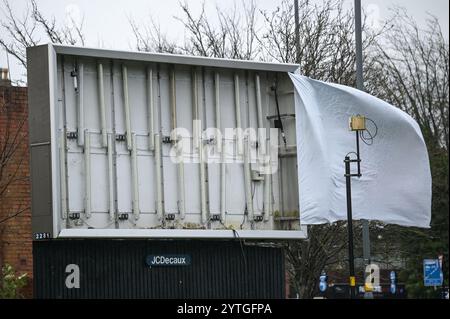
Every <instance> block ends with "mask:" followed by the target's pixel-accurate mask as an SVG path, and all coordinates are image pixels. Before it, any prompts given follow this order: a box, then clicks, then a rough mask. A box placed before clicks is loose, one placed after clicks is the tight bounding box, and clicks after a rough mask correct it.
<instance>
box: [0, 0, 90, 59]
mask: <svg viewBox="0 0 450 319" xmlns="http://www.w3.org/2000/svg"><path fill="white" fill-rule="evenodd" d="M1 12H2V15H3V17H2V19H1V22H0V30H1V31H2V32H1V33H0V34H1V35H0V46H1V47H3V49H4V50H5V51H6V52H7V53H8V54H11V55H12V56H13V57H15V58H16V59H17V60H18V61H19V63H20V64H21V65H22V66H23V67H24V68H26V67H27V59H26V48H27V47H29V46H35V45H38V44H39V43H42V42H43V41H50V42H53V43H60V44H69V45H74V44H78V43H80V44H81V45H84V34H83V20H84V19H83V20H82V21H81V22H80V23H78V22H77V21H74V20H73V18H72V17H70V19H71V20H72V21H69V22H70V26H68V25H64V24H62V25H60V24H58V23H57V22H56V19H55V17H51V18H47V17H45V16H44V14H43V13H42V11H40V9H39V8H38V6H37V4H36V1H35V0H31V1H30V2H27V7H26V10H25V11H24V12H23V13H22V14H21V15H18V14H16V13H15V12H14V11H13V10H12V8H11V5H10V3H9V1H8V0H2V4H1ZM42 34H44V35H45V37H44V39H45V40H44V39H42V38H41V37H42Z"/></svg>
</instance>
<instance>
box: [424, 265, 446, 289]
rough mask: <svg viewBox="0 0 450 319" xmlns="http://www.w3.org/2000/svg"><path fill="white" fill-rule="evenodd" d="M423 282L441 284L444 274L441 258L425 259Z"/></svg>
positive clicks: (425, 283)
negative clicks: (440, 263)
mask: <svg viewBox="0 0 450 319" xmlns="http://www.w3.org/2000/svg"><path fill="white" fill-rule="evenodd" d="M423 283H424V285H425V286H428V287H429V286H441V285H442V276H441V267H440V265H439V259H424V260H423Z"/></svg>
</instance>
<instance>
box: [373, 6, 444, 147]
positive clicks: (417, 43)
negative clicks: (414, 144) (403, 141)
mask: <svg viewBox="0 0 450 319" xmlns="http://www.w3.org/2000/svg"><path fill="white" fill-rule="evenodd" d="M394 15H395V17H396V19H395V20H396V23H395V24H393V25H392V28H391V29H390V31H389V32H386V34H385V36H384V40H383V41H380V42H378V44H377V50H376V53H377V54H376V57H375V65H374V68H375V69H376V68H378V72H377V77H375V78H373V80H374V81H373V83H372V85H371V88H372V90H373V91H374V93H375V94H377V95H378V96H380V97H381V98H383V99H385V100H387V101H389V102H391V103H392V104H394V105H396V106H398V107H400V108H402V109H403V110H404V111H406V112H407V113H409V114H410V115H411V116H413V117H414V118H415V120H416V121H417V123H418V124H419V126H420V128H421V130H422V132H423V134H424V136H425V138H426V140H427V142H428V146H429V147H433V148H437V149H439V148H441V147H443V148H444V149H445V150H447V151H448V143H449V136H448V134H449V132H448V129H449V128H448V121H449V118H448V110H449V43H448V40H446V39H445V37H444V35H443V34H442V30H441V27H440V25H439V21H438V20H437V18H436V17H433V16H430V17H429V19H428V22H427V26H426V28H419V26H418V25H417V23H416V22H415V21H414V19H412V18H411V17H410V16H408V14H407V12H406V11H405V10H404V9H399V8H397V9H396V10H395V12H394Z"/></svg>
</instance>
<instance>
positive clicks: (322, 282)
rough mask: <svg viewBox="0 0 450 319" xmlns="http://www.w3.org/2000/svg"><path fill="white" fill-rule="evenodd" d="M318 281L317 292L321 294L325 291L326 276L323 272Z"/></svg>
mask: <svg viewBox="0 0 450 319" xmlns="http://www.w3.org/2000/svg"><path fill="white" fill-rule="evenodd" d="M319 280H320V282H319V290H320V291H321V292H324V291H325V290H327V274H326V273H325V272H324V271H322V274H321V275H320V277H319Z"/></svg>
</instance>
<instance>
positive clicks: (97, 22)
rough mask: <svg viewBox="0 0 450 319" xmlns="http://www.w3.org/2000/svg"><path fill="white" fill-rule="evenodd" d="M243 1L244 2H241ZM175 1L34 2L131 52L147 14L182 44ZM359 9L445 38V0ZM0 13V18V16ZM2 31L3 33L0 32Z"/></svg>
mask: <svg viewBox="0 0 450 319" xmlns="http://www.w3.org/2000/svg"><path fill="white" fill-rule="evenodd" d="M280 1H281V0H278V1H277V0H257V1H256V4H257V6H258V8H261V9H266V10H273V9H275V8H276V6H277V5H278V4H279V3H280ZM343 1H344V4H345V6H348V7H352V6H353V0H343ZM202 2H203V1H202V0H187V3H188V4H189V7H190V8H192V9H193V11H194V12H199V10H200V8H201V4H202ZM244 2H245V0H244ZM10 3H11V7H12V8H13V10H14V11H15V12H16V13H18V14H21V13H23V12H24V11H25V9H26V6H27V3H28V1H27V0H10ZM178 3H179V0H114V1H112V0H59V1H55V0H37V4H38V6H39V8H40V9H41V10H42V11H43V12H44V14H45V15H46V16H55V18H56V20H57V21H64V20H65V19H67V16H68V15H69V14H70V15H71V16H72V17H74V18H75V19H76V18H77V17H82V16H84V32H85V34H86V45H87V46H90V47H99V46H101V47H104V48H110V49H125V50H129V49H134V46H133V41H134V39H133V37H132V34H131V29H130V24H129V22H128V18H129V17H133V19H135V20H136V22H138V23H140V22H145V21H146V20H148V17H149V16H150V15H151V16H153V17H154V18H155V19H156V20H157V21H159V22H160V25H161V28H162V30H164V31H165V32H166V33H167V34H168V35H169V37H170V38H171V39H173V40H179V41H183V39H184V30H183V27H182V25H181V23H180V22H179V21H177V20H176V19H174V16H178V17H181V16H182V12H181V9H180V7H179V5H178ZM205 3H206V12H207V14H209V15H211V17H213V18H214V17H215V15H214V12H215V7H216V4H217V5H219V6H220V7H221V8H224V9H227V8H228V9H231V8H232V6H233V5H234V3H236V4H237V6H238V8H239V7H242V1H241V0H237V1H236V2H234V1H220V0H219V1H214V0H208V1H205ZM362 5H363V7H364V8H365V9H366V10H367V11H369V12H371V14H372V16H373V17H374V21H375V22H376V21H377V19H380V20H382V19H383V18H384V17H386V16H387V15H388V14H389V8H392V6H402V7H405V8H406V9H407V10H408V12H409V14H410V15H411V16H413V17H414V18H415V19H416V21H418V23H419V24H424V22H425V19H426V17H427V13H430V14H433V15H435V16H437V17H438V18H439V20H440V22H441V26H442V29H443V30H444V33H445V35H446V36H447V37H448V28H449V1H448V0H428V1H423V0H362ZM2 16H3V15H2V13H0V17H2ZM0 32H3V31H0ZM6 65H7V62H6V54H5V52H4V51H2V52H0V67H6ZM10 68H11V76H12V78H13V79H17V78H18V77H20V74H21V73H23V70H21V68H20V67H19V66H18V65H17V63H16V61H14V60H13V59H12V58H10Z"/></svg>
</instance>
